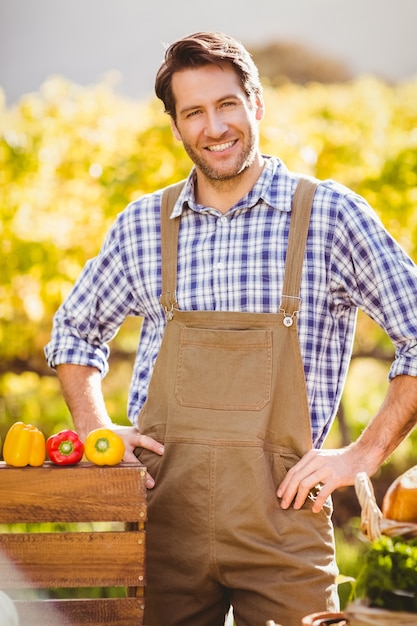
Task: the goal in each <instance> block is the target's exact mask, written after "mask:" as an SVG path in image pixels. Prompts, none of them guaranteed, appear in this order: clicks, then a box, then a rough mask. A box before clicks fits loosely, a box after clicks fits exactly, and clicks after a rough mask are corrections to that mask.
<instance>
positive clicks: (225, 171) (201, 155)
mask: <svg viewBox="0 0 417 626" xmlns="http://www.w3.org/2000/svg"><path fill="white" fill-rule="evenodd" d="M172 89H173V93H174V97H175V103H176V107H175V113H176V120H175V121H174V120H172V128H173V132H174V135H175V137H176V138H177V139H179V140H180V141H182V143H183V145H184V148H185V150H186V152H187V154H188V156H189V157H190V158H191V160H192V161H193V162H194V163H195V165H196V167H197V170H198V171H199V172H200V173H201V174H202V175H203V176H204V177H205V178H207V179H208V180H211V181H226V180H231V179H233V178H234V177H236V176H240V175H241V174H242V173H243V172H244V171H246V170H247V169H248V168H250V167H251V166H252V165H253V163H254V160H255V156H256V154H257V151H258V122H259V120H260V119H262V116H263V103H262V99H261V98H260V97H257V98H256V100H255V98H254V101H253V102H249V100H248V98H247V96H246V94H245V92H244V91H243V89H242V85H241V83H240V81H239V78H238V76H237V74H236V73H235V71H234V70H233V68H232V66H231V65H230V64H229V63H224V64H222V66H221V67H219V66H217V65H205V66H203V67H199V68H193V69H186V70H182V71H181V72H176V73H175V74H174V75H173V77H172Z"/></svg>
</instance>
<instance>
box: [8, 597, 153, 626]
mask: <svg viewBox="0 0 417 626" xmlns="http://www.w3.org/2000/svg"><path fill="white" fill-rule="evenodd" d="M15 604H16V608H17V612H18V615H19V626H57V625H59V626H86V625H88V626H103V625H104V624H105V625H106V626H126V625H127V624H128V625H129V626H138V625H139V624H142V623H143V609H144V603H143V600H141V599H136V598H117V599H115V598H107V599H100V600H48V601H46V600H40V601H28V602H26V601H16V603H15Z"/></svg>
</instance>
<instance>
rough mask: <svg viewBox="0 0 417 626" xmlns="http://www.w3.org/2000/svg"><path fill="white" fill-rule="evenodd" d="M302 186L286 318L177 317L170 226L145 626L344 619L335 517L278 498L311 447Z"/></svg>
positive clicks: (155, 379) (169, 226)
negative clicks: (303, 348) (325, 615)
mask: <svg viewBox="0 0 417 626" xmlns="http://www.w3.org/2000/svg"><path fill="white" fill-rule="evenodd" d="M304 183H305V184H306V187H305V188H304V190H303V189H300V187H299V188H298V191H297V192H296V196H297V197H298V198H299V199H300V202H297V204H298V205H299V206H298V207H297V208H298V210H296V207H295V206H294V207H293V211H292V213H293V217H292V222H291V233H290V238H289V244H288V251H287V261H286V274H285V279H284V286H283V293H284V294H286V295H285V296H283V297H282V300H281V310H280V312H279V313H277V314H272V313H271V314H269V313H265V314H264V313H234V312H230V311H227V312H213V311H181V310H179V309H178V305H177V303H176V301H175V287H176V253H177V232H175V231H176V230H177V228H178V224H177V222H178V221H179V218H178V219H176V220H169V219H168V213H166V214H165V215H162V224H163V229H164V230H163V234H162V247H163V261H162V267H163V295H162V297H161V302H162V304H163V306H164V308H165V310H166V312H167V325H166V330H165V334H164V337H163V341H162V345H161V349H160V353H159V355H158V358H157V360H156V363H155V368H154V372H153V376H152V379H151V382H150V387H149V396H148V399H147V402H146V404H145V406H144V408H143V410H142V411H141V413H140V416H139V429H140V431H141V433H143V434H146V435H149V436H150V437H153V438H154V439H156V440H157V441H160V442H163V443H164V445H165V453H164V455H163V457H159V456H157V455H156V454H153V453H151V452H149V451H148V450H140V455H139V458H140V460H141V461H142V462H143V463H144V464H145V465H146V466H147V467H148V471H149V472H150V474H151V475H152V476H153V477H154V478H155V481H156V484H155V487H154V488H153V489H152V490H149V491H148V525H147V585H146V591H145V601H146V609H145V621H144V623H145V624H147V626H174V625H175V626H180V625H181V626H221V625H223V624H224V617H225V613H226V612H227V610H228V608H229V604H232V605H233V607H234V615H235V621H236V624H237V625H238V626H265V622H266V620H275V621H277V622H279V623H280V624H282V625H283V626H300V624H301V617H302V616H303V615H306V614H308V613H311V612H315V611H320V610H326V609H327V610H335V609H336V608H337V594H336V587H335V576H336V573H337V572H336V566H335V562H334V546H333V533H332V525H331V522H330V513H331V511H330V506H328V507H327V508H326V510H323V511H322V512H321V513H318V514H314V513H312V512H311V500H310V501H307V503H306V504H305V506H304V508H303V509H301V510H294V509H293V508H291V509H289V510H282V509H281V508H280V505H279V501H278V499H277V496H276V490H277V487H278V485H279V483H280V482H281V481H282V479H283V478H284V476H285V474H286V471H287V470H288V468H290V467H291V466H292V465H293V464H294V463H295V462H296V461H297V460H298V459H299V458H300V457H301V456H302V455H303V454H304V453H305V452H307V451H308V450H309V449H310V448H311V445H312V444H311V430H310V419H309V409H308V404H307V395H306V389H305V380H304V370H303V364H302V360H301V354H300V349H299V344H298V336H297V310H298V308H299V299H298V295H299V284H300V276H301V267H302V263H303V258H304V249H305V239H306V236H307V235H306V233H307V228H308V223H309V214H310V213H309V211H308V210H307V209H308V208H309V204H310V200H309V198H310V199H311V197H312V195H313V194H314V187H312V186H311V183H308V182H307V183H306V181H304ZM300 194H301V197H300ZM303 194H307V197H304V198H303V197H302V196H303ZM301 201H302V202H301ZM295 204H296V203H295V202H294V205H295ZM306 205H307V206H306ZM164 210H165V211H167V208H166V207H165V209H164ZM294 216H295V217H296V218H297V219H295V220H294ZM294 221H295V223H294ZM312 497H313V496H312Z"/></svg>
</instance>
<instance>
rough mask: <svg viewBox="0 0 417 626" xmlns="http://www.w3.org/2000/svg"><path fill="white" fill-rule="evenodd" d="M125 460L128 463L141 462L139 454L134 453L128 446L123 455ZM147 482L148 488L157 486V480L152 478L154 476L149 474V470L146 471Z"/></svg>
mask: <svg viewBox="0 0 417 626" xmlns="http://www.w3.org/2000/svg"><path fill="white" fill-rule="evenodd" d="M123 461H125V462H126V463H132V462H133V463H138V464H139V463H140V461H139V459H138V458H137V456H136V455H135V454H133V452H132V451H131V450H129V449H128V448H125V453H124V456H123ZM145 484H146V487H147V488H148V489H152V488H153V487H155V481H154V479H153V478H152V476H151V475H150V474H149V472H146V480H145Z"/></svg>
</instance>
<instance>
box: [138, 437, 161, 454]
mask: <svg viewBox="0 0 417 626" xmlns="http://www.w3.org/2000/svg"><path fill="white" fill-rule="evenodd" d="M138 435H139V436H138V438H137V442H138V443H137V447H139V448H145V449H146V450H150V451H151V452H155V454H159V455H162V454H163V453H164V446H163V444H162V443H160V442H159V441H156V439H152V437H148V435H140V434H139V433H138Z"/></svg>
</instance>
